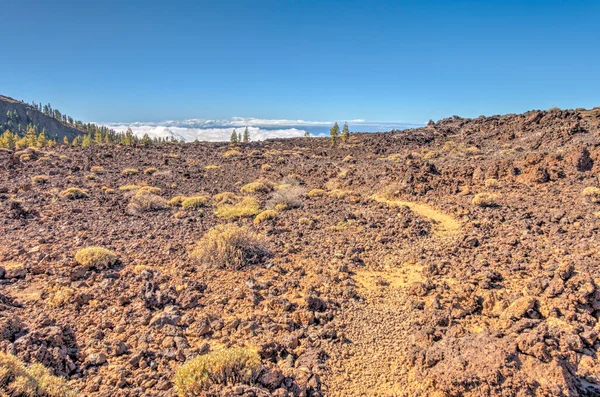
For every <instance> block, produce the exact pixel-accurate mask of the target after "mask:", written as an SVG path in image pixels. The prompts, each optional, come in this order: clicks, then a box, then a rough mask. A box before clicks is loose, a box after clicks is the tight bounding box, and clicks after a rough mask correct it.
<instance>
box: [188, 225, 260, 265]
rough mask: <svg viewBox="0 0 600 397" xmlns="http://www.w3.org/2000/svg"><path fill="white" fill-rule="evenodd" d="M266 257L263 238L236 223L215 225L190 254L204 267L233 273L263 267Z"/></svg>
mask: <svg viewBox="0 0 600 397" xmlns="http://www.w3.org/2000/svg"><path fill="white" fill-rule="evenodd" d="M266 255H267V250H266V248H265V245H264V242H263V239H262V237H260V236H259V235H257V234H256V233H253V232H251V231H250V230H248V228H247V227H240V226H237V225H235V224H228V225H217V226H215V227H214V228H212V229H211V230H209V231H208V232H207V233H206V234H205V235H204V236H202V238H201V239H200V241H199V242H198V245H197V247H196V248H195V249H194V250H193V251H192V252H191V254H190V256H191V257H192V258H194V259H196V260H198V261H199V262H200V263H202V264H207V265H209V266H210V267H213V268H217V269H229V270H239V269H241V268H243V267H245V266H248V265H253V264H259V263H260V262H261V260H262V259H263V258H264V257H265V256H266Z"/></svg>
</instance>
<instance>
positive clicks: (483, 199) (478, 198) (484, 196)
mask: <svg viewBox="0 0 600 397" xmlns="http://www.w3.org/2000/svg"><path fill="white" fill-rule="evenodd" d="M497 201H498V195H497V194H493V193H479V194H476V195H475V197H473V201H472V202H473V204H474V205H476V206H478V207H495V206H496V205H498V203H497Z"/></svg>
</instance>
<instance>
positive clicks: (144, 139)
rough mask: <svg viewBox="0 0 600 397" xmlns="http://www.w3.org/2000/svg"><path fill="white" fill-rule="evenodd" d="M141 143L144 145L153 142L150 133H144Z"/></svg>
mask: <svg viewBox="0 0 600 397" xmlns="http://www.w3.org/2000/svg"><path fill="white" fill-rule="evenodd" d="M140 143H141V144H142V145H144V146H147V145H150V144H152V139H150V137H149V136H148V134H144V136H143V137H142V140H141V141H140Z"/></svg>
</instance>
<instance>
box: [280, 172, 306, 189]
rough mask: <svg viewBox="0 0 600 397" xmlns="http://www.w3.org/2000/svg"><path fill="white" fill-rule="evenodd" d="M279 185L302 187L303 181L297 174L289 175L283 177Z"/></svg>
mask: <svg viewBox="0 0 600 397" xmlns="http://www.w3.org/2000/svg"><path fill="white" fill-rule="evenodd" d="M280 184H282V185H292V186H299V185H304V179H302V177H301V176H300V175H298V174H290V175H288V176H284V177H283V178H282V179H281V182H280Z"/></svg>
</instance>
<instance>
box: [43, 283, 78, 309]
mask: <svg viewBox="0 0 600 397" xmlns="http://www.w3.org/2000/svg"><path fill="white" fill-rule="evenodd" d="M49 292H50V299H49V300H48V304H49V305H50V306H52V307H57V306H63V305H66V304H67V303H69V302H70V301H71V299H72V298H73V295H75V290H74V289H73V288H70V287H63V286H57V287H55V288H52V289H51V290H50V291H49Z"/></svg>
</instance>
